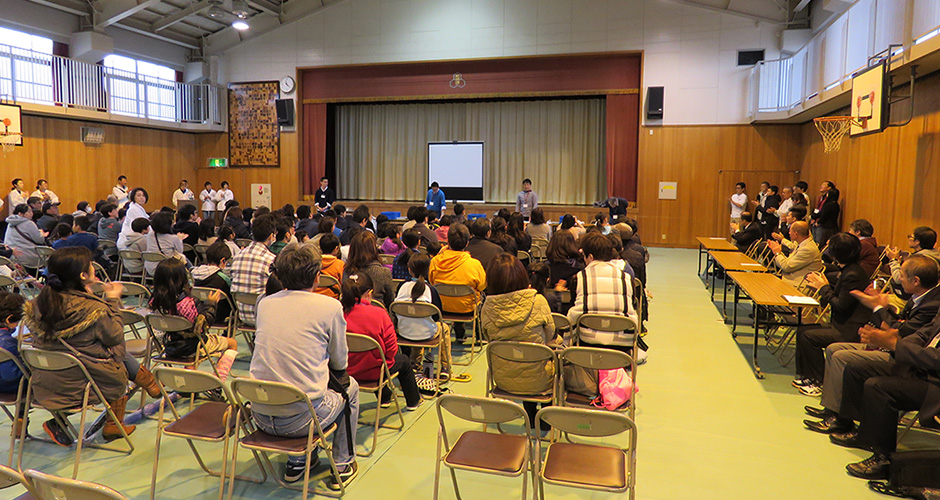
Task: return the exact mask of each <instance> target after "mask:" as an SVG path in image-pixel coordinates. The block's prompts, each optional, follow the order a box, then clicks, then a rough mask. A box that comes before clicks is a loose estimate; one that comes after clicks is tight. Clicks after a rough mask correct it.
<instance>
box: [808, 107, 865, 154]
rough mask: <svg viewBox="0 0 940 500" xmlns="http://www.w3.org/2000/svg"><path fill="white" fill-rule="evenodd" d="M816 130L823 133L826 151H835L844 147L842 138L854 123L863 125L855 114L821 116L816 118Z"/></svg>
mask: <svg viewBox="0 0 940 500" xmlns="http://www.w3.org/2000/svg"><path fill="white" fill-rule="evenodd" d="M813 122H814V123H816V130H818V131H819V134H820V135H822V138H823V145H824V146H825V152H826V153H827V154H828V153H833V152H836V151H838V150H839V148H840V147H842V138H843V137H845V134H846V133H848V131H849V129H851V128H852V125H861V124H860V122H859V120H858V119H856V118H855V117H853V116H821V117H819V118H814V119H813Z"/></svg>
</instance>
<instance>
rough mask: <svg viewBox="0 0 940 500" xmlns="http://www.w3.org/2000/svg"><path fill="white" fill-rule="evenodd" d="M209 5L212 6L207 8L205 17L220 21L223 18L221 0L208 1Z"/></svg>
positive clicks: (223, 12)
mask: <svg viewBox="0 0 940 500" xmlns="http://www.w3.org/2000/svg"><path fill="white" fill-rule="evenodd" d="M209 3H210V4H211V5H212V6H211V7H209V10H207V11H206V15H207V16H209V17H211V18H212V19H221V18H222V17H225V11H224V10H222V7H221V5H222V0H209Z"/></svg>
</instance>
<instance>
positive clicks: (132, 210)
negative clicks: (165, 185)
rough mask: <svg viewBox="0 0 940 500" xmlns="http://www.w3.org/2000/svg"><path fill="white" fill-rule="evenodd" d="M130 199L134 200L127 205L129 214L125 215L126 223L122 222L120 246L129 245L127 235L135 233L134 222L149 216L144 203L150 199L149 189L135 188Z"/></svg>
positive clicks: (119, 237) (119, 238) (118, 242)
mask: <svg viewBox="0 0 940 500" xmlns="http://www.w3.org/2000/svg"><path fill="white" fill-rule="evenodd" d="M122 177H123V176H122ZM130 199H131V200H132V201H131V202H130V203H129V204H128V205H127V214H126V215H125V216H124V223H123V224H121V234H120V235H119V236H118V240H117V246H118V248H126V247H127V236H128V235H129V234H133V233H134V229H133V228H131V224H133V223H134V221H135V220H137V219H147V218H149V216H148V215H147V209H146V208H144V205H146V204H147V202H148V201H150V195H148V194H147V190H146V189H144V188H134V189H133V190H132V191H131V193H130Z"/></svg>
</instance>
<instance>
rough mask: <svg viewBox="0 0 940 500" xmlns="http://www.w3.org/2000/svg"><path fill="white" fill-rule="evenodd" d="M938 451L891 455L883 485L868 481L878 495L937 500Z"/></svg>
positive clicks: (939, 486) (939, 496) (939, 480)
mask: <svg viewBox="0 0 940 500" xmlns="http://www.w3.org/2000/svg"><path fill="white" fill-rule="evenodd" d="M937 471H940V450H909V451H898V452H895V453H892V454H891V466H890V468H889V472H888V480H887V481H869V482H868V487H869V488H871V489H872V490H874V491H877V492H878V493H882V494H885V495H891V496H896V497H902V498H916V499H920V500H940V474H938V473H937Z"/></svg>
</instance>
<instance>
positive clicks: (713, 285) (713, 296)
mask: <svg viewBox="0 0 940 500" xmlns="http://www.w3.org/2000/svg"><path fill="white" fill-rule="evenodd" d="M716 269H718V263H717V262H715V267H713V268H712V288H711V290H709V291H710V292H711V294H712V302H714V301H715V275H716V274H718V273H716V272H715V270H716Z"/></svg>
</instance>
